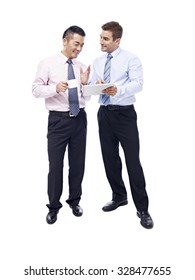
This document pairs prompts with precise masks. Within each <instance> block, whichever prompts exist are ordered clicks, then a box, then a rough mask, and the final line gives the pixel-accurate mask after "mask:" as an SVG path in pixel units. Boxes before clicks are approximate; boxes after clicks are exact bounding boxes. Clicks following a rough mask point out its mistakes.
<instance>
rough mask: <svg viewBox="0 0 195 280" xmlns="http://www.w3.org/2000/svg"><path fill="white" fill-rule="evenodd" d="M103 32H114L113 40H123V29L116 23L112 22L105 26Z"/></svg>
mask: <svg viewBox="0 0 195 280" xmlns="http://www.w3.org/2000/svg"><path fill="white" fill-rule="evenodd" d="M102 30H104V31H110V32H112V37H113V40H115V39H118V38H121V37H122V35H123V28H122V26H121V25H120V24H119V23H118V22H116V21H110V22H107V23H105V24H103V25H102Z"/></svg>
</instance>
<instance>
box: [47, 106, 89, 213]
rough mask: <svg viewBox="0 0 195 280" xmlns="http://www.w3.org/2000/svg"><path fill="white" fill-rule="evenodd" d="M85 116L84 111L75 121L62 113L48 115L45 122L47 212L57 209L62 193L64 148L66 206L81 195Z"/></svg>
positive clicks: (76, 201) (84, 149)
mask: <svg viewBox="0 0 195 280" xmlns="http://www.w3.org/2000/svg"><path fill="white" fill-rule="evenodd" d="M86 134H87V116H86V112H85V111H84V110H82V111H80V113H79V114H78V115H77V116H76V117H69V116H68V115H67V114H66V115H65V113H64V114H63V112H50V114H49V118H48V134H47V139H48V158H49V173H48V197H49V204H47V206H48V208H49V209H51V210H52V209H55V210H57V209H60V208H61V207H62V204H61V202H60V197H61V195H62V191H63V166H64V155H65V151H66V147H68V162H69V174H67V175H68V181H69V197H68V199H67V200H66V202H67V203H68V204H69V205H71V206H73V205H77V204H78V203H79V201H80V199H81V194H82V180H83V175H84V169H85V151H86Z"/></svg>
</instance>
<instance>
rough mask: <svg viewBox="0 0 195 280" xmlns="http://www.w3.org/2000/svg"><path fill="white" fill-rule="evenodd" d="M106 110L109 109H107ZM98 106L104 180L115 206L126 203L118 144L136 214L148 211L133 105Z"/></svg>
mask: <svg viewBox="0 0 195 280" xmlns="http://www.w3.org/2000/svg"><path fill="white" fill-rule="evenodd" d="M108 108H109V109H108ZM113 108H114V109H113ZM113 108H112V106H110V107H109V106H106V107H105V106H100V108H99V110H98V124H99V137H100V144H101V150H102V157H103V162H104V166H105V171H106V176H107V178H108V181H109V183H110V186H111V189H112V194H113V196H112V199H113V200H114V201H116V202H119V201H123V200H126V199H127V191H126V188H125V185H124V181H123V178H122V162H121V158H120V155H119V144H121V147H122V149H123V151H124V156H125V163H126V166H127V172H128V177H129V182H130V188H131V193H132V198H133V201H134V204H135V206H136V209H137V210H138V211H147V210H148V195H147V193H146V184H145V178H144V173H143V169H142V166H141V163H140V159H139V133H138V128H137V114H136V111H135V109H134V106H133V105H130V106H128V107H127V108H128V109H123V108H125V107H121V106H113Z"/></svg>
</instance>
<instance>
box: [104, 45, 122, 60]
mask: <svg viewBox="0 0 195 280" xmlns="http://www.w3.org/2000/svg"><path fill="white" fill-rule="evenodd" d="M120 51H121V48H120V47H118V48H117V49H116V50H115V51H113V52H112V53H111V55H112V56H113V57H116V56H117V55H118V54H119V53H120ZM107 55H108V53H106V54H105V56H106V58H107Z"/></svg>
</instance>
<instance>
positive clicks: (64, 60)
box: [60, 52, 75, 64]
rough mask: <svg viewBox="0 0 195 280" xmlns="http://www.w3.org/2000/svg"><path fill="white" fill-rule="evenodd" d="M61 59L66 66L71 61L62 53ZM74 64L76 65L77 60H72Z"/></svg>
mask: <svg viewBox="0 0 195 280" xmlns="http://www.w3.org/2000/svg"><path fill="white" fill-rule="evenodd" d="M60 57H61V58H62V61H63V63H64V64H65V63H66V62H67V60H68V59H69V58H68V57H66V56H65V55H64V54H63V53H62V52H60ZM71 60H72V63H73V64H75V58H72V59H71Z"/></svg>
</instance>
